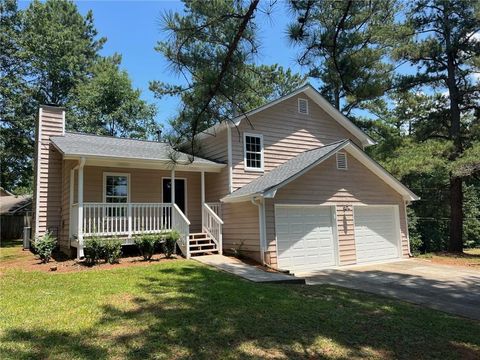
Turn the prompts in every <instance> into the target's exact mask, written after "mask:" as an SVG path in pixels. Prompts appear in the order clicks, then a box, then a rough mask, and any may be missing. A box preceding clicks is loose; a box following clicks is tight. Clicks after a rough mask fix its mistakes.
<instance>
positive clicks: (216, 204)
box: [207, 202, 223, 219]
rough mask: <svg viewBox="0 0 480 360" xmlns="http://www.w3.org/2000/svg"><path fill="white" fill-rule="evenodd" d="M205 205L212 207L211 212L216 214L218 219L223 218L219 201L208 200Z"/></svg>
mask: <svg viewBox="0 0 480 360" xmlns="http://www.w3.org/2000/svg"><path fill="white" fill-rule="evenodd" d="M207 205H208V206H210V209H212V210H213V212H214V213H215V214H217V215H218V217H219V218H220V219H221V218H223V215H222V203H221V202H209V203H207Z"/></svg>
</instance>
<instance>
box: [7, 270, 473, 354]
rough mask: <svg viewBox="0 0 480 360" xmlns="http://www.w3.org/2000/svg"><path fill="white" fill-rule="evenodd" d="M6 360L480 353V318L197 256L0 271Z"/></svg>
mask: <svg viewBox="0 0 480 360" xmlns="http://www.w3.org/2000/svg"><path fill="white" fill-rule="evenodd" d="M0 289H1V298H0V309H1V311H0V354H1V356H0V357H1V358H2V359H29V358H37V359H38V358H49V359H107V358H126V359H147V358H155V359H187V358H195V359H263V358H270V359H277V358H280V359H282V358H284V359H295V358H308V359H312V358H314V359H317V358H325V359H351V358H382V359H383V358H402V359H413V358H416V359H418V358H425V359H428V358H430V359H438V358H441V359H454V358H464V357H467V358H478V357H480V336H479V334H480V323H479V322H474V321H469V320H466V319H461V318H457V317H453V316H449V315H446V314H444V313H441V312H437V311H433V310H429V309H424V308H421V307H417V306H413V305H409V304H406V303H402V302H399V301H395V300H390V299H385V298H381V297H377V296H372V295H368V294H364V293H360V292H354V291H351V290H346V289H341V288H336V287H331V286H302V285H273V284H255V283H250V282H247V281H244V280H241V279H239V278H236V277H233V276H231V275H228V274H225V273H222V272H218V271H216V270H214V269H212V268H209V267H205V266H202V265H200V264H198V263H196V262H194V261H175V262H165V263H159V264H155V265H150V266H144V267H143V266H142V267H129V268H117V269H113V270H92V271H82V272H74V273H63V274H60V273H59V274H55V273H53V274H52V273H43V272H36V271H35V272H25V271H20V270H10V271H7V272H6V273H4V274H3V275H0Z"/></svg>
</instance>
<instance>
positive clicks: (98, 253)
mask: <svg viewBox="0 0 480 360" xmlns="http://www.w3.org/2000/svg"><path fill="white" fill-rule="evenodd" d="M83 254H84V256H85V260H86V263H87V264H88V265H95V264H96V263H97V262H98V260H100V259H102V258H103V243H102V240H101V239H100V238H98V237H91V238H88V239H87V240H85V243H84V247H83Z"/></svg>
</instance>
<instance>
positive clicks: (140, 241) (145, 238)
mask: <svg viewBox="0 0 480 360" xmlns="http://www.w3.org/2000/svg"><path fill="white" fill-rule="evenodd" d="M159 242H160V239H159V236H158V235H149V234H142V235H141V236H139V237H136V238H135V240H134V243H135V245H137V247H138V250H139V251H140V254H142V256H143V259H144V260H150V259H151V258H152V256H153V254H155V248H156V247H157V244H158V243H159Z"/></svg>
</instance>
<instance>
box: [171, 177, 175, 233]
mask: <svg viewBox="0 0 480 360" xmlns="http://www.w3.org/2000/svg"><path fill="white" fill-rule="evenodd" d="M170 194H171V195H170V200H171V202H172V212H171V214H172V215H171V216H172V224H171V226H170V227H171V229H172V230H174V229H175V227H174V226H175V209H174V208H173V205H174V204H175V170H174V169H172V175H171V176H170Z"/></svg>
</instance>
